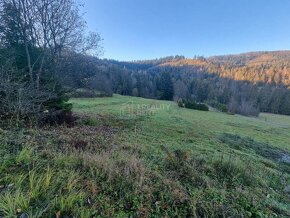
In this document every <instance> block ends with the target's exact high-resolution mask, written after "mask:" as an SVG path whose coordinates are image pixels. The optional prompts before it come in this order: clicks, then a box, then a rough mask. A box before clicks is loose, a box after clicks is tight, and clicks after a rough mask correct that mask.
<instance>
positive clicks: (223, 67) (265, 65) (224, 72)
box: [159, 51, 290, 86]
mask: <svg viewBox="0 0 290 218" xmlns="http://www.w3.org/2000/svg"><path fill="white" fill-rule="evenodd" d="M159 66H174V67H185V66H193V67H200V68H202V70H203V71H206V72H208V73H214V74H218V75H219V76H221V77H226V78H230V79H234V80H248V81H251V82H254V83H256V82H263V83H272V84H273V83H274V84H277V85H278V84H284V85H287V86H289V85H290V51H274V52H250V53H244V54H238V55H224V56H213V57H209V58H203V57H197V58H193V59H188V58H180V57H178V58H172V59H169V60H167V61H165V62H162V63H161V64H159Z"/></svg>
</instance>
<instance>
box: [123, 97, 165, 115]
mask: <svg viewBox="0 0 290 218" xmlns="http://www.w3.org/2000/svg"><path fill="white" fill-rule="evenodd" d="M169 108H170V105H169V104H138V103H134V101H128V102H126V103H124V104H122V105H121V108H120V116H122V117H130V118H134V117H139V116H152V115H154V114H156V113H157V112H158V111H164V110H169Z"/></svg>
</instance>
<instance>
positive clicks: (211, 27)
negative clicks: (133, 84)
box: [81, 0, 290, 61]
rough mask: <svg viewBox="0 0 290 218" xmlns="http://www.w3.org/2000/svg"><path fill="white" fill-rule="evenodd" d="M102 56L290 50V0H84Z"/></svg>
mask: <svg viewBox="0 0 290 218" xmlns="http://www.w3.org/2000/svg"><path fill="white" fill-rule="evenodd" d="M83 3H84V6H83V7H82V9H81V10H82V11H83V12H84V13H85V14H84V17H85V20H86V21H87V25H88V29H89V30H90V31H97V32H99V33H100V34H101V37H102V38H103V42H102V44H103V47H104V54H103V56H102V58H108V59H116V60H123V61H129V60H144V59H154V58H159V57H165V56H170V55H184V56H186V57H189V58H190V57H194V56H195V55H203V56H206V57H207V56H213V55H222V54H237V53H243V52H249V51H271V50H290V0H83Z"/></svg>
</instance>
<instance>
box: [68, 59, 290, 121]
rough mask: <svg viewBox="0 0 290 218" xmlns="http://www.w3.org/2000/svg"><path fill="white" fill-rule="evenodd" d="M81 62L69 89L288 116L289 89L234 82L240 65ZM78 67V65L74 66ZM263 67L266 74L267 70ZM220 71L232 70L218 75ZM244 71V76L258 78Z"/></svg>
mask: <svg viewBox="0 0 290 218" xmlns="http://www.w3.org/2000/svg"><path fill="white" fill-rule="evenodd" d="M78 58H79V60H75V61H72V62H71V63H72V66H70V69H71V70H70V73H71V74H72V75H71V77H70V79H68V78H67V79H66V82H69V81H70V82H69V83H68V84H67V85H68V86H72V87H76V88H92V87H93V88H95V89H97V90H99V91H102V92H103V93H108V95H112V93H118V94H121V95H132V96H139V97H144V98H152V99H162V100H175V101H178V99H184V100H191V101H195V102H197V103H207V104H208V105H211V106H213V107H217V105H218V106H219V107H220V106H221V105H222V107H226V108H227V110H228V111H230V112H232V113H238V114H243V115H254V116H256V115H258V114H259V112H269V113H277V114H286V115H290V90H289V89H288V86H287V85H286V84H284V83H283V82H281V81H280V82H273V81H272V82H269V81H268V82H267V81H260V80H257V81H253V80H252V81H250V80H244V79H243V80H242V79H234V78H232V75H230V73H234V74H235V75H236V76H238V75H237V74H236V73H235V72H236V68H238V67H237V66H236V65H232V68H229V67H228V68H226V67H225V66H221V65H220V64H219V65H218V64H215V63H214V62H209V61H208V60H206V59H205V58H203V57H195V58H194V59H191V60H188V59H185V58H184V57H182V56H172V57H167V58H162V59H156V60H153V61H135V62H118V61H114V60H100V59H97V58H93V57H89V56H79V57H78ZM185 62H187V63H186V64H185ZM192 62H194V63H195V64H192ZM76 63H80V64H78V66H74V65H76ZM169 63H170V64H169ZM181 63H182V64H181ZM227 66H228V65H227ZM243 67H244V66H243ZM261 67H264V69H266V68H265V66H264V65H262V66H261ZM271 67H272V68H275V67H277V66H271ZM221 68H222V69H228V70H223V71H220V70H219V69H221ZM233 68H235V69H233ZM256 68H257V69H258V66H256ZM92 69H94V70H92ZM242 69H244V70H243V72H242V73H243V74H245V75H246V74H247V75H250V74H253V73H255V71H248V72H247V70H248V69H247V68H242ZM287 69H288V68H287ZM223 73H224V74H223ZM225 74H226V75H225ZM238 74H239V73H238ZM275 75H277V73H276V74H275ZM276 77H277V76H276ZM97 81H99V82H97ZM100 81H101V82H100Z"/></svg>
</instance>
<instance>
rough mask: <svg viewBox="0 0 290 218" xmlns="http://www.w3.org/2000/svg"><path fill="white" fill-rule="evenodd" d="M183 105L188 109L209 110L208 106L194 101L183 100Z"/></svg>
mask: <svg viewBox="0 0 290 218" xmlns="http://www.w3.org/2000/svg"><path fill="white" fill-rule="evenodd" d="M185 107H186V108H189V109H194V110H200V111H209V108H208V106H207V105H206V104H204V103H196V102H195V101H187V102H185Z"/></svg>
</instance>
